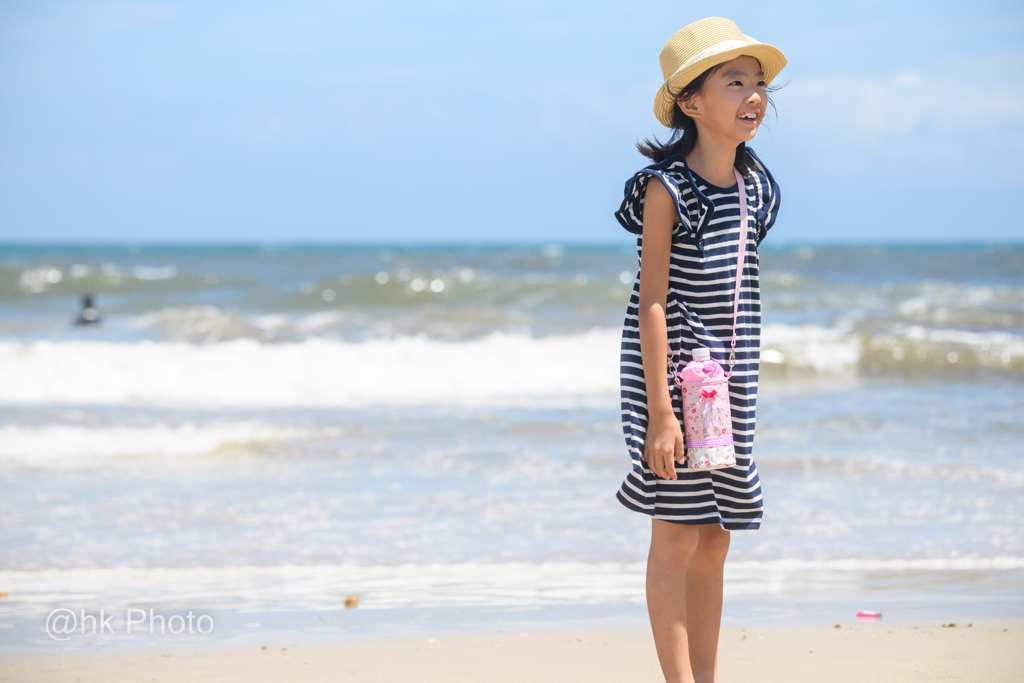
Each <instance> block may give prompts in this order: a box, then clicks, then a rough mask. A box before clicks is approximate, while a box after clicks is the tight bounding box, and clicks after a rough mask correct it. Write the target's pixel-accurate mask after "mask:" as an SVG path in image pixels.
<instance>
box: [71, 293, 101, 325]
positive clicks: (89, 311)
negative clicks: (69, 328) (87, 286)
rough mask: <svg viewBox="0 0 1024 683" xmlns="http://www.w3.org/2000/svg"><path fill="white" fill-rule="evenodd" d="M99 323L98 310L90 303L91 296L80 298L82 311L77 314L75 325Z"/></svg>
mask: <svg viewBox="0 0 1024 683" xmlns="http://www.w3.org/2000/svg"><path fill="white" fill-rule="evenodd" d="M99 321H100V309H98V308H96V306H95V304H93V301H92V294H86V295H85V296H83V297H82V310H81V311H79V312H78V318H77V319H76V320H75V324H76V325H95V324H96V323H98V322H99Z"/></svg>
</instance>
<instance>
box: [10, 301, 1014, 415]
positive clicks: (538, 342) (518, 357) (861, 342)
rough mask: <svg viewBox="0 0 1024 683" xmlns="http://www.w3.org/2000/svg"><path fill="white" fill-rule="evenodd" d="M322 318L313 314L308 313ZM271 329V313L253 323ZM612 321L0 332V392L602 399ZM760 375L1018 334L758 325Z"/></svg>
mask: <svg viewBox="0 0 1024 683" xmlns="http://www.w3.org/2000/svg"><path fill="white" fill-rule="evenodd" d="M307 322H308V323H309V324H316V322H317V321H307ZM261 324H262V325H263V326H264V327H266V328H271V327H273V326H274V325H277V324H280V321H279V320H276V319H267V320H264V321H261ZM619 344H620V331H619V330H618V329H599V328H595V329H593V330H591V331H589V332H586V333H581V334H571V335H552V336H547V337H531V336H529V335H519V334H508V333H501V332H496V333H492V334H490V335H488V336H485V337H480V338H476V339H470V340H465V341H444V340H438V339H432V338H429V337H427V336H425V335H419V336H414V337H399V338H390V339H372V340H367V341H359V342H347V341H341V340H332V339H324V338H317V337H314V338H309V339H306V340H304V341H300V342H289V343H276V344H274V343H260V342H259V341H256V340H254V339H251V338H244V339H234V340H230V341H225V342H220V343H215V344H192V343H187V342H154V341H140V342H92V341H61V342H53V341H35V342H17V341H6V342H0V376H3V377H4V378H5V381H4V382H3V384H0V401H3V402H7V403H31V404H40V403H71V404H74V403H81V404H117V403H154V404H192V405H238V406H318V405H360V404H376V403H383V404H438V403H472V402H480V401H483V402H488V401H492V402H493V401H498V402H502V401H513V402H515V401H520V400H535V399H537V398H543V399H545V400H557V399H561V398H566V399H573V398H584V397H591V398H602V397H604V398H608V399H611V397H614V396H616V395H617V394H618V391H619V367H618V359H619ZM761 353H762V363H761V373H762V377H763V378H764V379H767V380H770V381H771V380H775V379H786V378H796V379H808V378H814V377H822V376H837V377H847V378H852V377H855V376H857V375H858V374H877V373H887V374H895V375H899V374H901V373H903V374H905V373H910V374H913V373H922V374H933V373H935V372H944V373H960V374H961V375H963V376H964V377H969V376H971V373H972V372H973V371H977V370H979V369H980V370H998V371H1000V372H1003V373H1006V372H1010V373H1020V372H1024V340H1022V339H1021V338H1019V337H1016V336H1013V335H1010V334H1008V333H1005V332H992V333H976V332H963V331H958V330H927V329H924V328H919V327H908V328H902V329H894V330H893V331H890V332H886V333H878V334H871V335H868V334H862V333H859V332H857V331H851V330H849V329H844V328H827V327H820V326H814V325H805V326H786V325H766V326H765V327H764V328H763V330H762V349H761Z"/></svg>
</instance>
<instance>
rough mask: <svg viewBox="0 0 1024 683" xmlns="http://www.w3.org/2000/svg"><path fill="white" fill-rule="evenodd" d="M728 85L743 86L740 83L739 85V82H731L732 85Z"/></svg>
mask: <svg viewBox="0 0 1024 683" xmlns="http://www.w3.org/2000/svg"><path fill="white" fill-rule="evenodd" d="M729 85H743V84H742V83H740V82H739V81H733V82H732V83H730V84H729Z"/></svg>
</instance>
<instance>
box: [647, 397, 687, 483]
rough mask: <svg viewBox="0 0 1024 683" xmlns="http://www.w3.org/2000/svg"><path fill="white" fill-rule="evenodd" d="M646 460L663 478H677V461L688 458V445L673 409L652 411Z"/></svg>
mask: <svg viewBox="0 0 1024 683" xmlns="http://www.w3.org/2000/svg"><path fill="white" fill-rule="evenodd" d="M644 460H645V461H646V462H647V466H648V467H650V468H651V469H652V470H653V471H654V473H655V474H657V475H658V476H659V477H661V478H662V479H677V477H676V463H677V462H678V463H679V464H680V465H681V464H683V462H685V460H686V446H685V442H684V441H683V430H682V429H680V428H679V420H678V419H677V418H676V415H675V413H674V412H672V411H671V410H669V411H667V412H666V411H658V412H655V413H652V414H651V415H650V417H649V419H648V421H647V438H646V439H645V440H644Z"/></svg>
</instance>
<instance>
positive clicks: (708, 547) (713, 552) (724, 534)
mask: <svg viewBox="0 0 1024 683" xmlns="http://www.w3.org/2000/svg"><path fill="white" fill-rule="evenodd" d="M730 539H731V535H730V534H729V532H728V531H726V530H725V529H723V528H722V527H720V526H718V525H717V524H714V525H710V524H709V525H708V526H706V527H701V530H700V537H699V539H698V542H697V552H699V553H702V554H705V555H707V556H710V557H714V558H721V560H722V561H724V560H725V556H726V555H727V554H728V553H729V541H730Z"/></svg>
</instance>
